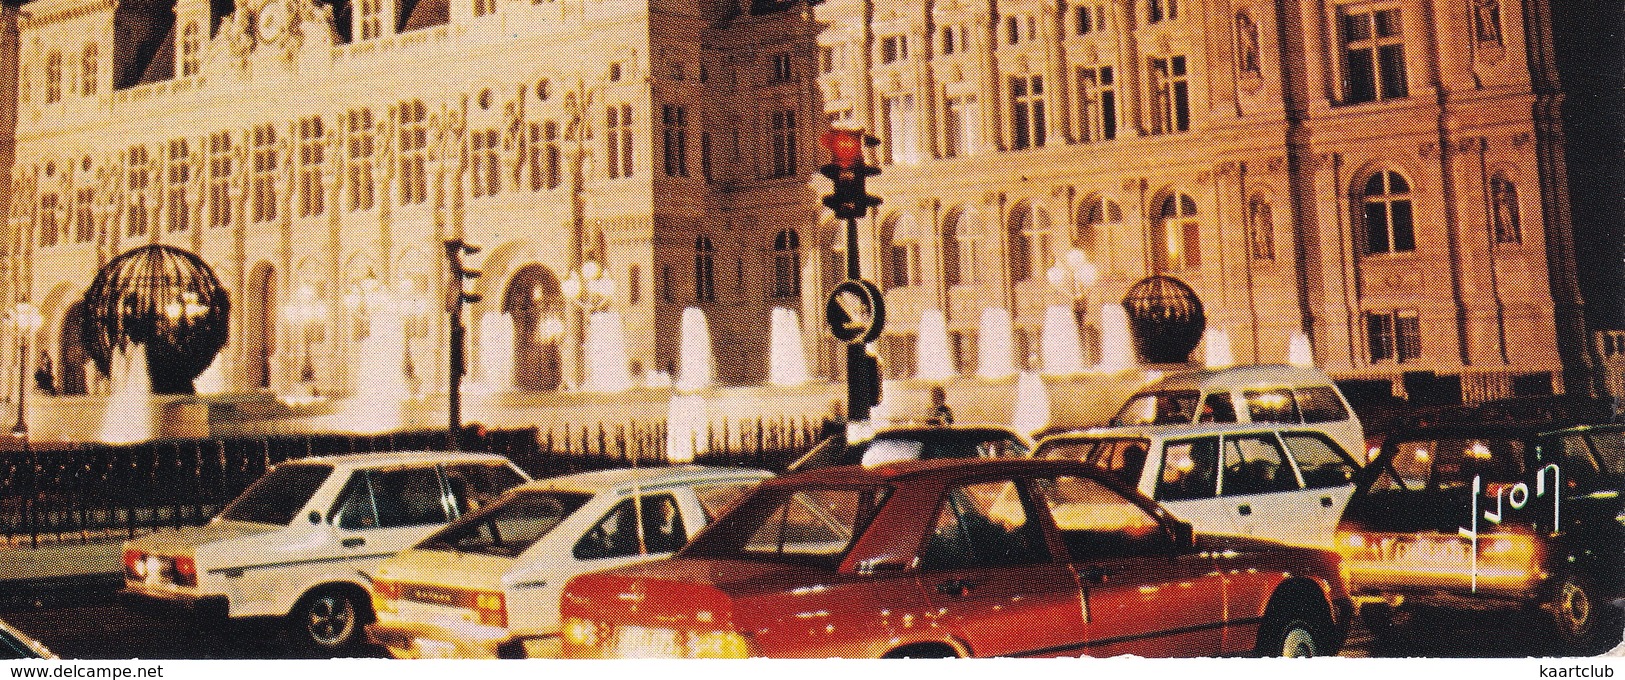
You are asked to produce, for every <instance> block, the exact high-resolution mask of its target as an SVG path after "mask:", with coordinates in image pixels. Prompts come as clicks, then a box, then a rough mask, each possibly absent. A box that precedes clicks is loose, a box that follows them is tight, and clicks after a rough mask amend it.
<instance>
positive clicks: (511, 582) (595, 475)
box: [367, 465, 772, 658]
mask: <svg viewBox="0 0 1625 680" xmlns="http://www.w3.org/2000/svg"><path fill="white" fill-rule="evenodd" d="M769 477H772V474H770V473H768V472H764V471H761V470H750V469H744V468H713V467H701V466H695V465H682V466H675V467H669V468H652V469H619V470H605V471H600V472H587V473H582V474H576V475H569V476H565V477H557V478H554V479H547V480H542V481H537V482H532V483H530V484H527V485H524V486H521V487H519V488H517V489H515V490H514V491H513V492H512V493H510V494H509V495H508V496H506V497H504V498H503V499H502V500H501V501H499V502H497V503H494V504H492V505H491V506H489V507H486V508H484V509H482V510H481V511H479V512H477V513H474V514H471V515H469V516H467V517H465V518H463V519H461V520H458V521H457V522H454V523H452V524H451V525H449V526H447V527H446V528H444V529H442V530H440V531H438V532H436V533H434V534H433V535H431V536H429V537H428V538H425V539H424V540H423V541H422V542H420V543H418V544H417V545H416V546H415V547H413V548H412V549H411V550H406V551H403V552H401V553H400V554H399V555H396V556H395V557H394V558H391V559H390V560H388V561H387V562H384V563H383V564H382V565H381V566H379V567H378V569H377V570H376V571H375V572H374V573H373V581H372V594H373V609H374V610H375V611H376V612H377V614H378V620H377V622H376V623H373V624H372V625H369V626H367V637H368V638H369V639H370V640H372V641H373V642H374V643H376V644H379V645H382V646H383V647H385V648H387V649H388V650H389V652H390V653H391V654H392V655H394V656H396V657H399V658H425V657H433V658H505V657H507V658H511V657H550V656H557V655H558V652H559V649H560V643H559V637H558V636H559V594H560V592H562V591H563V589H564V584H565V582H567V581H569V580H570V577H572V576H575V575H577V574H582V573H586V572H592V571H598V570H601V569H609V568H612V567H618V566H623V565H627V564H633V563H638V562H647V561H649V560H654V559H659V558H662V557H668V556H670V555H671V554H672V553H673V552H675V551H676V550H677V549H678V548H680V547H682V546H683V545H684V544H685V543H687V542H688V538H689V537H690V536H693V535H695V534H697V533H699V531H700V529H702V528H704V527H705V525H706V524H708V523H710V522H711V521H712V520H714V519H716V518H717V517H718V516H720V515H721V514H722V513H723V512H724V511H725V510H726V509H727V508H729V507H731V506H732V505H733V503H734V502H735V501H737V500H739V499H740V498H742V497H743V496H744V495H745V494H746V492H748V491H750V489H751V488H753V487H755V486H756V484H757V483H759V482H761V481H762V480H764V479H767V478H769Z"/></svg>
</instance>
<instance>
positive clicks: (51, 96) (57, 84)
mask: <svg viewBox="0 0 1625 680" xmlns="http://www.w3.org/2000/svg"><path fill="white" fill-rule="evenodd" d="M59 101H62V53H61V52H52V53H51V56H49V57H46V59H45V103H47V104H55V103H57V102H59Z"/></svg>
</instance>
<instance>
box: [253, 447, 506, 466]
mask: <svg viewBox="0 0 1625 680" xmlns="http://www.w3.org/2000/svg"><path fill="white" fill-rule="evenodd" d="M507 462H509V461H508V459H507V458H505V457H503V456H500V455H497V454H494V453H481V452H477V451H373V452H370V453H344V454H339V455H334V456H312V457H309V458H296V459H292V460H286V461H283V462H282V463H279V465H306V464H323V463H325V464H328V465H332V466H335V467H341V468H359V467H389V466H394V465H419V464H433V463H507Z"/></svg>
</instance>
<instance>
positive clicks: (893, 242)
mask: <svg viewBox="0 0 1625 680" xmlns="http://www.w3.org/2000/svg"><path fill="white" fill-rule="evenodd" d="M880 251H881V252H882V253H885V257H886V261H885V262H883V263H881V277H880V278H881V283H882V285H881V288H883V289H885V290H891V289H892V288H900V287H903V286H912V285H914V284H916V283H919V280H920V273H919V270H920V245H919V243H918V242H917V241H916V240H915V236H914V229H913V225H912V223H911V222H910V221H909V219H908V218H907V217H906V216H904V215H892V216H891V217H888V218H886V221H885V222H882V223H881V225H880Z"/></svg>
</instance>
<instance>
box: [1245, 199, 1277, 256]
mask: <svg viewBox="0 0 1625 680" xmlns="http://www.w3.org/2000/svg"><path fill="white" fill-rule="evenodd" d="M1247 243H1248V244H1249V247H1250V252H1251V254H1252V256H1253V259H1255V260H1273V259H1275V214H1274V211H1273V210H1271V209H1270V202H1269V200H1268V199H1266V198H1264V197H1263V196H1254V197H1253V200H1252V201H1250V202H1249V203H1248V205H1247Z"/></svg>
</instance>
